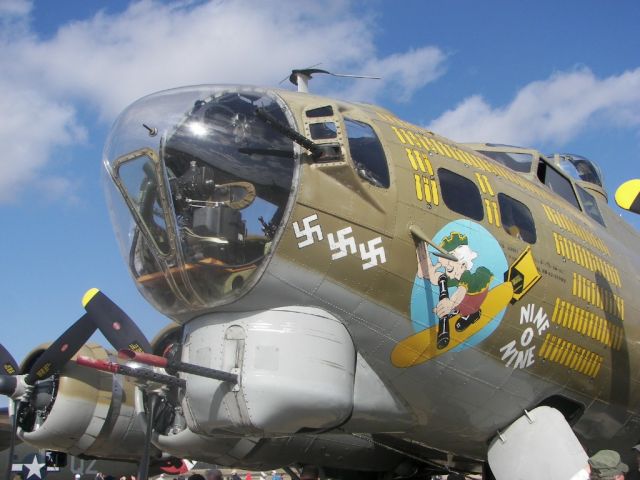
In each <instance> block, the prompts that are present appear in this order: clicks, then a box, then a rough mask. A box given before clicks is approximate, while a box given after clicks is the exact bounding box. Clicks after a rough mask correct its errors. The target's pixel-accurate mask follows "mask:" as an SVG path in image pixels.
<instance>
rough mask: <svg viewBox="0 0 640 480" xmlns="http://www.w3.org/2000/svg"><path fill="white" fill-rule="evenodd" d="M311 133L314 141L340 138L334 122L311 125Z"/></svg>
mask: <svg viewBox="0 0 640 480" xmlns="http://www.w3.org/2000/svg"><path fill="white" fill-rule="evenodd" d="M309 131H310V132H311V138H312V139H314V140H327V139H329V138H336V137H337V136H338V133H337V129H336V124H335V123H333V122H321V123H312V124H310V125H309Z"/></svg>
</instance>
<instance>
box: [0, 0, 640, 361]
mask: <svg viewBox="0 0 640 480" xmlns="http://www.w3.org/2000/svg"><path fill="white" fill-rule="evenodd" d="M638 25H640V2H638V1H637V0H620V1H616V2H605V1H593V0H580V1H574V0H565V1H562V2H558V1H546V0H537V1H517V2H516V1H486V2H480V1H477V0H450V1H444V2H443V1H431V0H423V1H418V0H415V1H401V2H396V1H394V2H392V1H381V0H374V1H366V2H365V1H361V2H359V1H348V0H343V1H338V0H336V1H314V2H311V1H300V0H298V1H292V0H291V1H290V0H283V1H281V2H263V1H260V0H249V1H244V2H231V1H226V0H218V1H215V2H201V1H198V2H196V1H190V2H159V1H152V0H147V1H142V2H124V1H111V0H110V1H106V0H93V1H86V0H74V1H65V2H48V1H41V2H29V1H26V0H0V144H1V145H2V152H3V153H2V155H1V156H0V215H1V218H2V234H1V235H0V252H2V253H1V255H2V288H1V289H0V298H1V301H0V318H2V321H3V322H4V325H5V329H4V334H3V335H2V338H0V341H1V342H2V343H3V344H4V345H5V346H7V348H9V349H10V350H11V351H12V352H13V354H14V355H15V356H16V358H17V359H18V360H21V359H22V358H23V357H24V355H25V354H26V353H27V352H28V351H29V350H30V349H31V348H32V347H33V346H34V345H36V344H38V343H41V342H44V341H48V340H53V339H54V338H56V337H57V336H58V334H59V333H60V332H61V331H62V330H63V329H64V328H66V326H68V325H69V324H70V323H71V322H73V321H74V320H75V319H76V318H78V317H79V316H80V315H81V314H82V313H83V311H82V307H81V304H80V300H81V298H82V295H83V293H84V292H85V291H86V290H87V289H89V288H91V287H99V288H101V289H102V290H103V291H105V292H106V293H107V294H108V295H109V296H111V297H112V298H113V299H114V300H115V301H116V302H117V303H118V304H119V305H121V306H122V307H123V308H124V309H125V310H126V311H127V312H128V313H129V314H130V315H131V316H132V317H133V318H134V319H135V320H136V322H138V324H139V325H141V327H142V328H143V330H144V331H145V333H146V334H147V336H148V337H152V336H153V335H154V333H155V332H156V331H157V330H159V329H160V328H161V327H162V326H164V325H165V324H166V323H167V320H166V319H165V318H163V317H162V316H161V315H160V314H159V313H157V312H155V311H154V310H152V309H151V307H149V306H148V305H147V304H146V303H145V302H144V301H143V299H142V297H141V296H140V295H139V294H138V292H137V291H136V289H135V287H134V285H133V282H132V281H131V279H130V277H129V275H128V272H127V271H126V269H125V265H124V262H123V261H122V259H121V258H120V255H119V252H118V248H117V245H116V242H115V238H114V235H113V232H112V229H111V224H110V221H109V217H108V213H107V207H106V203H105V200H104V197H103V191H102V185H101V182H100V175H101V173H100V170H101V151H102V147H103V144H104V140H105V138H106V135H107V133H108V130H109V127H110V125H111V124H112V122H113V120H114V119H115V116H116V115H117V114H118V113H119V112H120V111H121V110H122V109H123V108H124V107H126V105H127V104H129V103H131V102H132V101H134V100H135V99H136V98H138V97H140V96H142V95H144V94H147V93H151V92H153V91H157V90H161V89H165V88H170V87H175V86H180V85H188V84H201V83H245V84H246V83H251V84H261V85H270V86H277V85H278V82H279V81H280V80H281V79H282V78H284V77H285V76H287V75H288V73H289V71H290V70H291V69H292V68H300V67H304V66H309V65H314V64H318V63H321V67H322V68H325V69H328V70H331V71H334V72H340V73H360V74H369V75H377V76H381V77H383V80H381V81H373V80H362V81H354V80H329V79H317V80H314V81H313V83H312V84H311V85H312V89H313V90H314V91H315V92H317V93H325V94H336V95H339V96H341V97H343V98H348V99H356V100H363V101H368V102H373V103H378V104H381V105H383V106H385V107H387V108H388V109H390V110H391V111H393V112H395V113H396V114H397V115H399V116H400V117H402V118H404V119H406V120H408V121H411V122H413V123H416V124H419V125H423V126H427V127H429V128H431V129H434V130H435V131H437V132H438V133H441V134H443V135H445V136H448V137H450V138H453V139H455V140H460V141H478V140H486V141H493V142H503V143H513V144H521V145H524V146H532V147H537V148H538V149H540V150H542V151H543V152H547V153H551V152H557V151H563V152H564V151H570V152H574V153H579V154H582V155H585V156H587V157H589V158H592V159H594V160H596V161H597V162H598V163H599V164H600V165H601V167H602V168H603V170H604V172H605V178H606V184H607V185H606V186H607V188H608V190H609V192H610V196H612V194H613V192H614V190H615V187H616V186H617V185H619V184H620V183H621V182H622V181H624V180H627V179H629V178H634V177H636V178H637V177H638V176H639V173H638V170H639V168H638V165H640V164H639V159H640V135H639V134H640V29H638ZM283 86H284V87H285V88H289V85H288V84H286V85H283ZM625 218H631V217H630V216H629V217H625ZM631 221H632V222H633V223H634V225H635V226H636V228H637V227H638V226H639V225H640V222H639V221H638V219H635V218H631Z"/></svg>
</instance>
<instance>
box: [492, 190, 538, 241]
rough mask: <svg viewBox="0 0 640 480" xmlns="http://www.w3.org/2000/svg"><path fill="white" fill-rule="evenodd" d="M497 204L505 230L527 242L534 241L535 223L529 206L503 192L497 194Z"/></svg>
mask: <svg viewBox="0 0 640 480" xmlns="http://www.w3.org/2000/svg"><path fill="white" fill-rule="evenodd" d="M498 204H499V205H500V217H501V219H502V227H503V228H504V229H505V231H506V232H507V233H508V234H509V235H511V236H512V237H516V238H518V239H520V240H524V241H525V242H527V243H536V224H535V222H534V221H533V216H532V215H531V210H529V207H527V206H526V205H525V204H524V203H522V202H520V201H518V200H516V199H515V198H511V197H510V196H509V195H505V194H504V193H499V194H498Z"/></svg>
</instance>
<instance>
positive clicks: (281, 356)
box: [182, 306, 356, 436]
mask: <svg viewBox="0 0 640 480" xmlns="http://www.w3.org/2000/svg"><path fill="white" fill-rule="evenodd" d="M182 360H183V361H184V362H191V363H195V364H198V365H202V366H206V367H210V368H215V369H219V370H223V371H227V372H232V373H237V374H238V375H239V382H238V384H237V385H233V384H230V383H225V382H220V381H217V380H212V379H208V378H204V377H199V376H195V375H184V378H185V379H186V381H187V389H186V392H185V395H184V399H183V402H182V405H183V410H184V414H185V418H186V421H187V425H188V426H189V428H190V429H191V430H192V431H193V432H195V433H196V434H202V435H211V434H214V435H215V434H220V433H222V432H226V433H233V434H257V435H260V436H271V435H280V434H292V433H296V432H300V431H314V430H322V429H327V428H332V427H336V426H338V425H340V424H342V423H343V422H344V421H346V420H347V419H348V418H349V416H350V414H351V412H352V410H353V398H354V395H353V394H354V377H355V368H356V352H355V348H354V345H353V342H352V340H351V337H350V336H349V333H348V332H347V330H346V328H345V327H344V325H342V323H341V322H340V321H339V320H337V319H336V318H334V317H333V316H332V315H331V314H329V313H327V312H326V311H324V310H320V309H317V308H311V307H301V306H295V307H281V308H277V309H273V310H265V311H256V312H248V313H247V312H244V313H214V314H209V315H205V316H203V317H200V318H198V319H195V320H193V321H191V322H189V323H188V324H187V325H186V326H185V333H184V345H183V350H182Z"/></svg>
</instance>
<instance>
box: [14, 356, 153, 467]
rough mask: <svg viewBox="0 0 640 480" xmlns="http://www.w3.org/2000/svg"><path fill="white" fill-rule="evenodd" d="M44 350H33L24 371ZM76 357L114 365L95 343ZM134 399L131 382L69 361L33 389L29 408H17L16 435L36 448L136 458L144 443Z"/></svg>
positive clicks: (142, 424)
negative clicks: (79, 356)
mask: <svg viewBox="0 0 640 480" xmlns="http://www.w3.org/2000/svg"><path fill="white" fill-rule="evenodd" d="M45 347H46V346H45ZM45 347H39V348H37V349H36V350H34V351H33V352H31V354H30V355H29V356H28V357H27V359H26V360H25V362H24V368H28V367H29V365H30V364H32V363H33V362H34V361H35V359H36V358H37V357H38V356H39V355H40V354H41V353H42V351H43V350H44V348H45ZM78 355H84V356H87V357H91V358H95V359H99V360H109V361H114V358H113V357H111V356H110V355H109V353H108V352H107V351H106V350H105V349H104V348H103V347H100V346H98V345H93V344H89V345H85V346H83V347H82V348H81V349H80V351H79V352H78ZM134 397H135V384H134V383H133V382H132V381H131V380H130V379H129V378H126V377H123V376H122V375H113V374H111V373H106V372H101V371H97V370H93V369H89V368H86V367H81V366H79V365H77V364H76V363H74V362H73V361H71V362H69V363H68V364H67V365H66V366H65V368H64V370H63V372H62V374H61V375H55V376H53V377H50V378H49V379H46V380H42V381H39V382H38V383H37V384H36V385H35V386H34V391H33V393H32V395H31V398H30V401H29V403H28V406H25V405H23V406H22V408H21V415H20V416H19V418H21V420H20V423H21V428H20V429H19V430H18V435H19V436H20V438H22V440H24V441H25V442H26V443H28V444H30V445H33V446H35V447H38V448H43V449H49V450H56V451H62V452H67V453H70V454H72V455H88V456H96V457H109V458H113V459H122V460H129V459H130V460H138V459H139V458H140V455H141V454H142V445H143V442H144V421H143V419H142V418H138V416H139V414H138V413H137V412H136V409H135V402H134ZM153 453H155V454H158V452H157V451H156V452H153Z"/></svg>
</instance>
